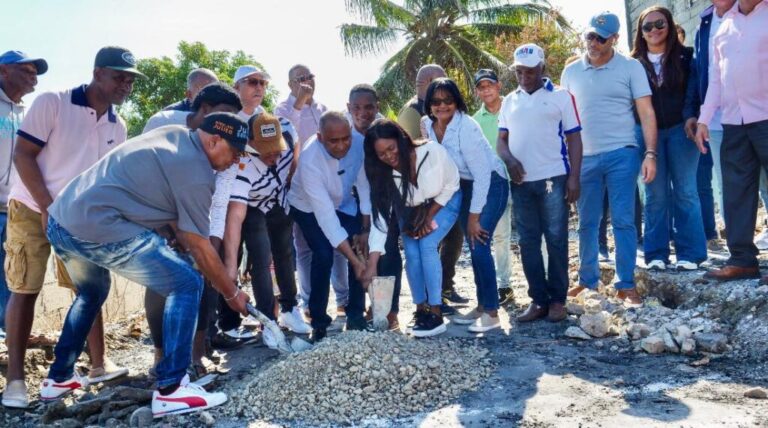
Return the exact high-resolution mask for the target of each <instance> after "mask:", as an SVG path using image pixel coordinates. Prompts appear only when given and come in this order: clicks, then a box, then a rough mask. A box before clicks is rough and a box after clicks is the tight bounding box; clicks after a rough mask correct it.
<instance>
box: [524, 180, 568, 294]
mask: <svg viewBox="0 0 768 428" xmlns="http://www.w3.org/2000/svg"><path fill="white" fill-rule="evenodd" d="M567 179H568V176H567V175H561V176H559V177H552V178H551V179H550V180H551V181H552V188H551V189H549V190H548V189H547V180H538V181H530V182H523V183H522V184H515V183H511V184H510V188H511V193H512V200H513V201H514V206H515V222H516V224H517V233H518V234H519V235H520V241H519V243H520V258H521V260H522V262H523V272H524V273H525V279H526V280H527V281H528V296H530V297H531V299H533V302H534V303H536V304H537V305H539V306H541V307H544V308H546V307H547V306H549V305H550V304H551V303H562V304H565V298H566V294H567V293H568V203H567V202H566V200H565V190H566V186H565V184H566V180H567ZM542 235H544V239H545V241H546V244H547V253H548V257H547V258H548V260H547V264H548V268H547V269H546V270H545V269H544V259H543V257H542V252H541V236H542Z"/></svg>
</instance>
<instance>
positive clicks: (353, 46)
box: [341, 0, 570, 110]
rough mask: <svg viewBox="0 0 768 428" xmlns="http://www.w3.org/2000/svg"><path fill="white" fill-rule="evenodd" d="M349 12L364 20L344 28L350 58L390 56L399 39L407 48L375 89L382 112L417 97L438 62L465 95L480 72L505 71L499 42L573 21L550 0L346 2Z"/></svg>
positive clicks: (387, 66) (387, 67) (391, 60)
mask: <svg viewBox="0 0 768 428" xmlns="http://www.w3.org/2000/svg"><path fill="white" fill-rule="evenodd" d="M345 2H346V6H347V10H349V11H350V12H351V13H353V14H354V15H356V16H357V17H358V18H359V19H361V20H362V21H364V23H362V24H344V25H342V26H341V40H342V42H343V43H344V48H345V50H346V52H347V54H351V55H358V56H366V55H376V54H380V53H382V52H384V51H386V50H387V49H388V48H390V47H392V46H393V45H394V44H396V43H397V42H398V41H399V40H403V39H404V40H405V42H406V43H405V46H404V47H403V48H402V49H400V50H399V51H398V52H397V53H395V54H394V55H393V56H392V57H391V58H389V60H387V62H386V63H385V64H384V67H383V68H382V74H381V77H380V78H379V79H378V80H377V81H376V84H375V86H376V88H377V89H378V91H379V93H380V96H381V97H382V101H383V107H384V108H385V109H386V108H392V109H395V110H396V109H398V108H400V105H401V104H402V103H403V102H404V101H405V100H407V99H408V98H410V97H412V96H413V94H414V92H415V89H414V79H415V75H416V72H417V71H418V69H419V67H420V66H421V65H423V64H427V63H437V64H440V65H442V66H443V68H445V69H446V71H447V73H448V75H449V76H451V77H452V78H454V79H455V80H456V81H457V83H458V84H459V86H460V87H461V88H462V89H463V91H464V93H465V94H467V95H468V94H469V93H470V90H471V88H472V76H473V75H474V73H475V71H477V70H478V69H480V68H492V69H495V70H496V71H497V72H502V71H504V70H506V68H507V66H506V64H505V62H504V61H503V60H502V57H501V56H500V55H499V54H498V53H497V52H496V51H495V48H496V44H495V41H496V38H498V37H501V36H508V35H513V34H519V33H520V32H521V31H523V30H524V29H525V28H526V27H528V26H537V25H540V24H541V23H542V22H549V21H552V22H553V23H554V25H556V27H557V28H559V29H561V30H569V29H570V26H569V24H568V22H567V21H566V20H565V19H564V18H563V17H562V16H561V15H560V14H559V13H557V12H556V11H554V10H553V9H552V7H551V6H550V5H549V3H548V2H546V1H545V0H531V1H529V2H527V3H514V2H511V1H509V0H401V1H397V2H396V1H391V0H345Z"/></svg>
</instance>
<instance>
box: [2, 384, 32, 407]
mask: <svg viewBox="0 0 768 428" xmlns="http://www.w3.org/2000/svg"><path fill="white" fill-rule="evenodd" d="M3 406H5V407H13V408H15V409H26V408H27V407H29V397H27V384H26V382H24V381H23V380H12V381H10V382H8V385H6V386H5V391H3Z"/></svg>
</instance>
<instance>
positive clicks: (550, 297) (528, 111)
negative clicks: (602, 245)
mask: <svg viewBox="0 0 768 428" xmlns="http://www.w3.org/2000/svg"><path fill="white" fill-rule="evenodd" d="M514 69H515V75H516V76H517V81H518V83H519V84H520V86H519V87H518V88H517V89H515V90H514V91H512V92H511V93H510V94H509V95H507V96H506V97H504V101H503V102H502V104H501V111H500V114H499V141H498V143H497V149H498V152H499V155H500V156H501V158H502V160H504V163H506V165H507V168H508V170H509V174H510V181H511V195H512V200H513V204H512V206H513V207H514V210H515V221H516V222H517V230H518V233H519V235H520V256H521V259H522V262H523V271H524V272H525V278H526V280H527V281H528V295H529V296H530V297H531V298H532V299H533V303H531V305H530V306H529V307H528V309H527V310H526V311H525V313H524V314H523V315H521V316H519V317H518V318H517V320H518V321H520V322H527V321H534V320H537V319H540V318H544V317H546V318H547V320H548V321H551V322H558V321H562V320H564V319H565V318H566V317H567V316H568V315H567V314H566V312H565V300H566V294H567V293H568V206H569V205H570V204H572V203H575V202H576V200H578V198H579V191H580V183H579V174H580V171H581V156H582V147H581V132H580V131H581V123H580V122H579V115H578V113H577V111H576V103H575V101H574V99H573V96H572V95H571V94H570V93H569V92H568V91H567V90H565V89H562V88H559V87H555V85H554V84H552V82H551V81H550V80H549V79H546V78H544V69H545V65H544V50H542V49H541V48H540V47H539V46H537V45H534V44H526V45H523V46H520V47H518V48H517V50H515V63H514ZM541 235H544V239H545V240H546V244H547V252H548V253H549V257H548V266H547V269H545V268H544V259H543V257H542V254H541Z"/></svg>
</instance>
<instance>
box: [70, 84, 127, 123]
mask: <svg viewBox="0 0 768 428" xmlns="http://www.w3.org/2000/svg"><path fill="white" fill-rule="evenodd" d="M86 88H88V85H81V86H78V87H77V88H74V89H72V104H74V105H76V106H80V107H88V108H93V107H91V106H90V105H89V104H88V98H87V97H86V96H85V90H86ZM107 118H108V119H109V121H110V122H112V123H117V113H115V106H113V105H111V104H110V106H109V109H108V110H107Z"/></svg>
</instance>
